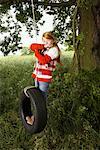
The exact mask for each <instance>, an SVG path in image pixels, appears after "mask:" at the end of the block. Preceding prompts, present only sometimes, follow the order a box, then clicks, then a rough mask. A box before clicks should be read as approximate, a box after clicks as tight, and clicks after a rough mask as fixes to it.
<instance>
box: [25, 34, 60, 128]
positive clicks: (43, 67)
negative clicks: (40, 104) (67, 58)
mask: <svg viewBox="0 0 100 150" xmlns="http://www.w3.org/2000/svg"><path fill="white" fill-rule="evenodd" d="M42 41H43V45H42V44H31V46H30V49H31V50H32V51H34V53H35V56H36V58H37V60H38V61H37V62H36V64H35V70H34V72H33V73H32V77H33V78H34V79H35V86H36V87H38V88H39V89H40V90H41V91H42V93H43V95H44V97H45V98H46V97H47V93H48V88H49V83H50V82H51V81H52V72H53V71H54V70H55V68H56V64H57V62H60V49H59V47H58V45H57V41H56V39H55V37H54V35H53V33H52V32H45V33H44V34H43V36H42ZM26 120H27V123H29V124H31V125H32V124H33V120H34V118H33V116H32V117H31V118H30V117H29V116H27V117H26Z"/></svg>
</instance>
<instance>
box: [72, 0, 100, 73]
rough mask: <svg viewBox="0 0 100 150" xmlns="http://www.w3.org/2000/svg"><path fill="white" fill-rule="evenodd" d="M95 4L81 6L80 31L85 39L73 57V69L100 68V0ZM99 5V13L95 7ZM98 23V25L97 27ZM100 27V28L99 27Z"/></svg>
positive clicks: (79, 44)
mask: <svg viewBox="0 0 100 150" xmlns="http://www.w3.org/2000/svg"><path fill="white" fill-rule="evenodd" d="M95 2H96V4H95V5H93V6H91V5H90V6H89V7H88V8H86V7H80V8H79V12H80V27H79V28H80V33H81V34H83V39H82V40H81V41H80V42H79V43H78V47H77V51H76V52H77V54H76V52H75V55H74V59H73V64H74V65H73V70H74V71H77V70H78V71H79V68H80V70H89V71H90V70H93V69H96V68H99V69H100V55H99V54H100V28H99V27H100V20H97V18H98V16H99V19H100V8H99V7H100V5H99V2H100V0H97V1H95ZM97 6H98V9H99V10H98V11H99V12H98V13H99V15H98V16H97V13H96V14H94V12H93V9H96V7H97ZM97 23H98V26H99V27H97ZM98 28H99V29H98Z"/></svg>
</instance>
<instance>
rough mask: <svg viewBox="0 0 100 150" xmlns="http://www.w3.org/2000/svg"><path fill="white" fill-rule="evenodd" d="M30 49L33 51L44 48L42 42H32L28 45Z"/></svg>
mask: <svg viewBox="0 0 100 150" xmlns="http://www.w3.org/2000/svg"><path fill="white" fill-rule="evenodd" d="M30 49H31V50H32V51H35V50H43V49H44V44H37V43H32V44H31V45H30Z"/></svg>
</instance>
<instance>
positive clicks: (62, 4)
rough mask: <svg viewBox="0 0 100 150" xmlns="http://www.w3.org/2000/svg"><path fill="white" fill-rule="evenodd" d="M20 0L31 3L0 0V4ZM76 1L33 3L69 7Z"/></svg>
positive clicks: (13, 1)
mask: <svg viewBox="0 0 100 150" xmlns="http://www.w3.org/2000/svg"><path fill="white" fill-rule="evenodd" d="M20 2H28V3H31V0H27V1H26V0H0V4H4V3H6V4H7V3H9V4H14V3H20ZM75 3H76V0H69V1H68V2H62V3H46V2H40V1H39V2H38V1H35V2H34V4H37V5H43V6H52V7H66V6H67V7H70V6H72V5H74V4H75Z"/></svg>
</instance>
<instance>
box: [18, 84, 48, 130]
mask: <svg viewBox="0 0 100 150" xmlns="http://www.w3.org/2000/svg"><path fill="white" fill-rule="evenodd" d="M20 116H21V120H22V123H23V125H24V127H25V129H26V130H27V131H28V132H30V133H39V132H41V131H42V130H43V129H44V128H45V126H46V123H47V108H46V99H45V98H44V96H43V94H42V92H41V91H40V90H39V89H38V88H36V87H34V86H32V87H26V88H24V90H23V91H22V93H21V104H20ZM27 116H29V117H31V116H33V117H34V121H33V124H32V125H30V124H28V123H27V121H26V117H27Z"/></svg>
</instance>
